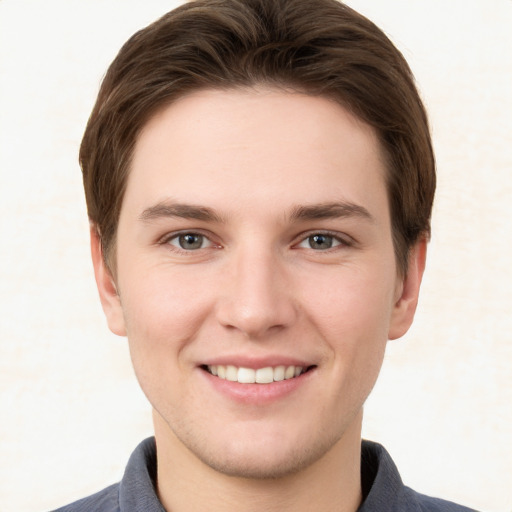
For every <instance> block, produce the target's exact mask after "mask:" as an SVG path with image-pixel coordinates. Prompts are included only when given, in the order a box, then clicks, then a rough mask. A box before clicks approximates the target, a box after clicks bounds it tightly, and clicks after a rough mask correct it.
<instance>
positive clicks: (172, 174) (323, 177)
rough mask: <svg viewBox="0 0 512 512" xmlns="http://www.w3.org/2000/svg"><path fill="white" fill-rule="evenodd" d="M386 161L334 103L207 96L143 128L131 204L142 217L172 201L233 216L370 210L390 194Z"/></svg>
mask: <svg viewBox="0 0 512 512" xmlns="http://www.w3.org/2000/svg"><path fill="white" fill-rule="evenodd" d="M383 162H384V159H383V158H382V154H381V149H380V144H379V142H378V139H377V136H376V134H375V132H374V130H373V129H372V128H371V127H370V126H368V125H367V124H365V123H363V122H362V121H360V120H359V119H358V118H356V117H355V116H353V115H352V114H350V113H349V112H348V111H347V110H345V109H344V108H343V107H342V106H340V105H339V104H338V103H335V102H333V101H331V100H329V99H326V98H323V97H316V96H308V95H305V94H301V93H294V92H286V91H282V90H274V89H263V88H259V89H248V90H228V91H218V90H204V91H199V92H196V93H194V94H191V95H189V96H186V97H183V98H181V99H179V100H178V101H176V102H175V103H173V104H171V105H170V106H167V107H165V108H164V109H162V110H160V111H159V112H158V113H157V114H156V115H155V116H154V117H153V118H152V119H151V120H150V121H149V122H148V123H147V124H146V125H145V127H144V128H143V130H142V131H141V133H140V135H139V138H138V140H137V143H136V145H135V150H134V154H133V159H132V164H131V169H130V175H129V179H128V185H127V191H126V195H125V201H124V203H125V202H127V203H129V206H130V208H135V209H138V210H139V211H140V210H141V209H144V208H147V206H148V204H147V203H148V202H154V201H156V200H159V199H165V198H166V196H169V197H172V198H174V199H176V200H177V201H185V202H194V203H197V204H205V205H208V206H211V207H213V208H218V207H219V208H221V207H222V208H228V207H229V208H233V209H237V208H238V209H240V208H243V207H245V206H247V205H248V201H249V199H250V201H249V202H250V203H252V205H253V206H255V207H257V205H259V207H264V205H268V206H271V205H276V204H280V205H282V206H283V207H284V206H285V205H287V204H290V205H292V204H304V203H309V202H310V203H315V202H316V203H318V202H327V201H336V200H340V199H346V200H350V201H352V202H365V203H372V202H375V199H376V197H375V196H376V194H377V195H379V196H381V199H382V196H385V195H386V194H385V166H384V163H383ZM124 203H123V207H124V206H125V205H124ZM386 208H387V205H386Z"/></svg>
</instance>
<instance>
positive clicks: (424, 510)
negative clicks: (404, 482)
mask: <svg viewBox="0 0 512 512" xmlns="http://www.w3.org/2000/svg"><path fill="white" fill-rule="evenodd" d="M404 491H405V492H404V498H405V500H407V501H408V502H412V503H414V504H415V505H416V507H415V510H417V512H476V511H475V510H474V509H471V508H468V507H464V506H462V505H458V504H457V503H453V502H451V501H447V500H442V499H439V498H433V497H431V496H427V495H425V494H420V493H419V492H416V491H413V490H412V489H410V488H409V487H404ZM404 510H407V508H404Z"/></svg>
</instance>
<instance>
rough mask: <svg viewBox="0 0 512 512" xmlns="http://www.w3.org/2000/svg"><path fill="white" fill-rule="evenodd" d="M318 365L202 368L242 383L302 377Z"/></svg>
mask: <svg viewBox="0 0 512 512" xmlns="http://www.w3.org/2000/svg"><path fill="white" fill-rule="evenodd" d="M315 367H316V366H314V365H313V366H293V365H290V366H283V365H281V366H266V367H264V368H256V369H254V368H245V367H242V366H233V365H220V364H219V365H203V366H202V367H201V368H202V369H203V370H204V371H206V372H208V373H209V374H210V375H213V376H215V377H218V378H219V379H222V380H227V381H230V382H238V383H240V384H271V383H272V382H280V381H283V380H290V379H295V378H297V377H300V376H301V375H303V374H304V373H307V372H309V371H311V370H312V369H314V368H315Z"/></svg>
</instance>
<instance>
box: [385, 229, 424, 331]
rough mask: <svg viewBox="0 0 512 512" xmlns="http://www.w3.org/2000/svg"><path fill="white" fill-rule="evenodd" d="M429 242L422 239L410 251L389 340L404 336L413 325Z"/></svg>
mask: <svg viewBox="0 0 512 512" xmlns="http://www.w3.org/2000/svg"><path fill="white" fill-rule="evenodd" d="M426 256H427V240H426V238H424V237H423V238H422V239H421V240H420V241H419V242H417V243H416V245H414V247H412V248H411V249H410V253H409V263H408V270H407V275H406V276H405V278H404V279H403V282H402V285H401V287H400V288H401V289H400V293H399V297H398V298H397V301H396V303H395V305H394V308H393V314H392V317H391V323H390V327H389V333H388V338H389V339H390V340H394V339H397V338H400V337H401V336H403V335H404V334H405V333H406V332H407V331H408V330H409V327H410V326H411V324H412V321H413V319H414V313H415V312H416V306H417V305H418V296H419V292H420V286H421V280H422V278H423V272H424V270H425V261H426Z"/></svg>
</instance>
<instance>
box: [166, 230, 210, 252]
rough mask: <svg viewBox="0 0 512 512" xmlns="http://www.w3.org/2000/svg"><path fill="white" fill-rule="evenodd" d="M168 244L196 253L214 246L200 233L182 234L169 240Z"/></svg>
mask: <svg viewBox="0 0 512 512" xmlns="http://www.w3.org/2000/svg"><path fill="white" fill-rule="evenodd" d="M167 243H168V244H170V245H173V246H174V247H177V248H179V249H182V250H184V251H196V250H198V249H204V248H206V247H211V246H212V245H213V244H212V242H211V241H210V240H208V238H206V237H205V236H204V235H201V234H200V233H180V234H179V235H175V236H173V237H172V238H169V240H168V241H167Z"/></svg>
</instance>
